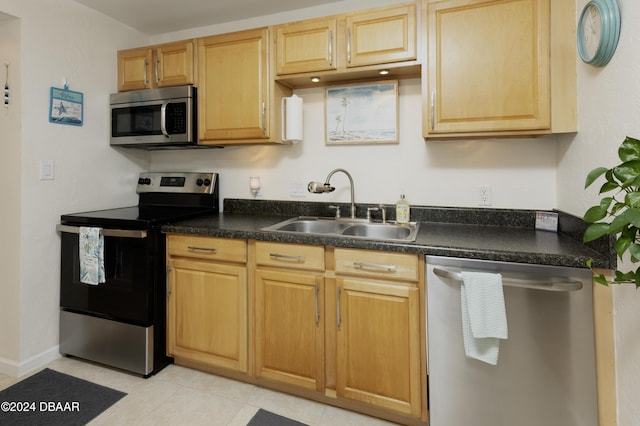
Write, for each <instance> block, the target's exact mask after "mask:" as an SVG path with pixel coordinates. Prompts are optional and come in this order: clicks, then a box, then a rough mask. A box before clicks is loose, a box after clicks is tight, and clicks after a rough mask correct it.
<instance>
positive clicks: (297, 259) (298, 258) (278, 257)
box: [269, 253, 305, 263]
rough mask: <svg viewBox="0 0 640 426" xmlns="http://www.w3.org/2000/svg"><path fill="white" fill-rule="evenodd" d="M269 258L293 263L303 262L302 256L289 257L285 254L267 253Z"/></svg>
mask: <svg viewBox="0 0 640 426" xmlns="http://www.w3.org/2000/svg"><path fill="white" fill-rule="evenodd" d="M269 257H271V258H272V259H275V260H293V261H295V262H300V263H302V262H304V260H305V259H304V256H289V255H286V254H279V253H269Z"/></svg>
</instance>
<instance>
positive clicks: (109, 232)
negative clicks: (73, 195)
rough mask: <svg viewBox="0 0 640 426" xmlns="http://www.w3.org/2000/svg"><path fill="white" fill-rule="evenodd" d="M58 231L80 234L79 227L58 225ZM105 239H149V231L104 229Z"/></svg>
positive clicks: (102, 232)
mask: <svg viewBox="0 0 640 426" xmlns="http://www.w3.org/2000/svg"><path fill="white" fill-rule="evenodd" d="M56 231H58V232H66V233H68V234H79V233H80V227H79V226H69V225H60V224H58V225H56ZM100 233H101V234H102V236H103V237H120V238H147V231H136V230H130V229H102V230H101V231H100Z"/></svg>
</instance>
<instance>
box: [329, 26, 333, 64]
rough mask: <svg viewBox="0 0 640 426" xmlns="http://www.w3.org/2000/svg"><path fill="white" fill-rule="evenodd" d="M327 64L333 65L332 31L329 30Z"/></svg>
mask: <svg viewBox="0 0 640 426" xmlns="http://www.w3.org/2000/svg"><path fill="white" fill-rule="evenodd" d="M329 66H333V31H331V30H329Z"/></svg>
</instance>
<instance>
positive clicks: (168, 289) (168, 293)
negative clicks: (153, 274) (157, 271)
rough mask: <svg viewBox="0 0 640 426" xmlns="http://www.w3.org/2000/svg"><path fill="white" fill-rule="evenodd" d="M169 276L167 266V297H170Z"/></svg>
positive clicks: (169, 272)
mask: <svg viewBox="0 0 640 426" xmlns="http://www.w3.org/2000/svg"><path fill="white" fill-rule="evenodd" d="M170 275H171V266H169V265H167V297H169V296H170V295H171V285H170V284H169V276H170Z"/></svg>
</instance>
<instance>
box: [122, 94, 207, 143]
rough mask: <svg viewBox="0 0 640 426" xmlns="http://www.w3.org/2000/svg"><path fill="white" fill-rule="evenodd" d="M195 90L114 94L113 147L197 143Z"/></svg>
mask: <svg viewBox="0 0 640 426" xmlns="http://www.w3.org/2000/svg"><path fill="white" fill-rule="evenodd" d="M196 91H197V89H196V88H195V87H193V86H175V87H163V88H159V89H144V90H133V91H130V92H119V93H113V94H111V96H110V103H111V140H110V144H111V146H124V147H131V148H147V149H163V148H180V147H182V148H186V147H195V146H197V143H198V137H197V133H198V131H197V128H198V126H197V115H198V114H197V103H198V102H197V97H196Z"/></svg>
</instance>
